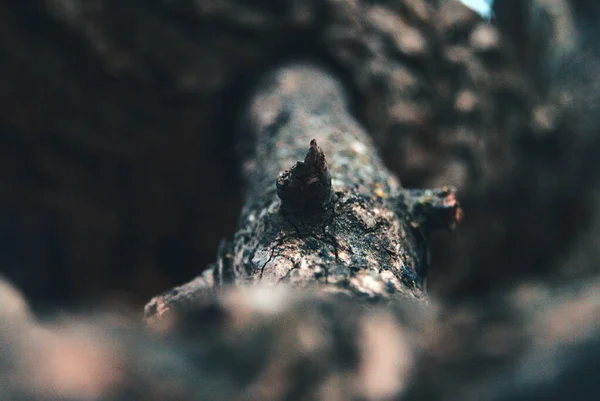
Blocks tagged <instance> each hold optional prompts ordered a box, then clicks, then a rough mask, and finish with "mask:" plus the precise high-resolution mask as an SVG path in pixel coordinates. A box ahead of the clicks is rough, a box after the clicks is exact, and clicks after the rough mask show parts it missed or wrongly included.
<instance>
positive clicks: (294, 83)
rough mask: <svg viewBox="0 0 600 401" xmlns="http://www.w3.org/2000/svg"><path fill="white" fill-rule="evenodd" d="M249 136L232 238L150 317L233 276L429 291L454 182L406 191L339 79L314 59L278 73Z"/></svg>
mask: <svg viewBox="0 0 600 401" xmlns="http://www.w3.org/2000/svg"><path fill="white" fill-rule="evenodd" d="M239 140H240V157H241V158H242V160H243V166H244V177H245V182H246V204H245V206H244V209H243V211H242V214H241V218H240V226H239V229H238V231H237V232H236V234H235V236H234V239H233V243H232V245H231V246H230V247H228V246H227V245H224V246H223V247H222V252H220V253H221V254H220V256H219V260H218V262H217V267H216V268H212V269H209V270H207V271H206V272H205V273H204V275H203V276H202V278H199V279H195V280H194V281H192V282H191V283H189V284H186V285H184V286H183V287H180V288H177V289H175V290H171V291H169V292H167V293H165V294H164V295H161V296H158V297H156V298H154V299H153V300H152V301H151V302H150V303H149V304H148V305H147V306H146V317H147V318H148V319H152V318H154V317H158V316H160V315H162V314H163V313H165V311H167V310H168V309H170V308H171V307H172V306H173V305H174V306H178V305H179V304H182V303H187V302H189V301H190V300H193V299H195V298H197V295H198V294H197V293H198V292H200V293H202V292H204V291H205V290H206V288H209V287H214V286H221V285H227V284H235V285H243V284H246V283H256V282H268V283H281V282H284V283H292V284H294V285H300V286H309V285H313V284H315V283H319V284H322V285H323V288H325V290H326V291H334V292H343V293H346V294H349V295H353V296H358V297H365V298H367V299H371V300H377V299H382V298H383V299H387V298H389V297H390V296H394V295H400V296H408V297H412V298H418V299H423V298H424V292H425V289H424V285H423V283H424V280H425V278H426V276H427V268H428V263H429V261H428V260H429V256H428V249H427V243H426V240H427V238H428V236H429V233H430V232H431V230H434V229H437V228H448V229H451V228H453V227H454V226H455V225H456V224H457V223H458V222H459V221H460V219H461V213H462V211H461V210H460V208H459V205H458V203H457V202H456V198H455V195H454V191H453V190H452V189H450V188H442V189H439V190H405V189H402V188H401V186H400V184H399V182H398V180H397V179H396V178H395V177H394V176H393V175H392V174H391V173H390V172H389V170H387V168H386V167H385V166H384V165H383V162H382V161H381V158H380V156H379V154H378V151H377V150H376V148H375V146H374V144H373V142H372V140H371V139H370V138H369V136H368V135H367V134H366V133H365V131H364V129H363V128H362V127H361V126H360V125H359V124H358V123H357V122H356V120H355V119H354V118H353V116H352V115H351V114H350V112H349V110H348V98H347V95H346V94H345V93H344V88H343V87H342V84H341V83H340V82H339V81H338V80H336V79H335V78H334V77H332V76H331V75H329V74H328V73H327V72H325V71H324V70H322V69H320V68H319V67H316V66H310V65H306V64H304V65H300V64H290V65H287V66H283V67H281V68H279V69H277V70H276V71H274V72H272V73H270V74H268V75H267V77H266V78H265V80H264V82H262V84H260V85H259V87H258V90H257V92H256V93H255V94H254V95H253V97H252V98H251V100H250V103H249V107H248V108H247V111H246V112H245V115H244V116H243V117H242V120H241V122H240V133H239ZM309 143H310V147H308V146H307V145H309ZM319 145H320V146H319ZM307 149H308V153H307V154H306V152H307ZM304 154H306V157H305V158H304V161H303V162H298V163H296V164H295V165H294V166H293V167H292V168H291V169H290V170H286V169H287V168H290V167H291V166H292V164H293V163H294V162H295V161H297V160H300V159H302V158H303V157H304ZM325 155H327V156H325ZM279 198H280V199H279Z"/></svg>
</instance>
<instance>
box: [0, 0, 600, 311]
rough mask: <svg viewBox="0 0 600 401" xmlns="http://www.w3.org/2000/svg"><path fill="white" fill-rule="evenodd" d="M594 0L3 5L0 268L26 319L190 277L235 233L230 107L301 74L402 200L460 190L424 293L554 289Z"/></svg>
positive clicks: (590, 95)
mask: <svg viewBox="0 0 600 401" xmlns="http://www.w3.org/2000/svg"><path fill="white" fill-rule="evenodd" d="M367 3H368V4H367ZM465 3H467V2H465ZM479 3H485V2H483V1H482V2H479ZM593 3H594V2H585V1H542V0H539V1H538V0H529V1H513V0H504V1H502V0H498V1H496V3H495V4H494V12H493V16H492V14H491V13H490V12H489V10H488V11H486V10H485V9H483V14H484V15H483V16H481V15H479V14H478V12H477V11H481V9H479V8H478V7H479V6H481V4H480V5H479V6H477V4H475V5H472V6H473V7H474V8H475V11H474V10H471V9H469V8H468V7H467V6H465V5H464V4H462V3H460V2H459V1H458V0H457V1H453V0H447V1H443V0H439V1H427V0H406V1H379V2H364V4H363V3H361V2H358V1H350V0H349V1H346V2H344V1H342V2H339V1H333V0H324V1H316V0H313V1H293V0H288V1H281V2H269V1H260V0H247V1H242V0H239V1H238V0H221V1H217V0H215V1H211V0H202V1H192V0H189V1H188V0H178V1H159V0H152V1H151V0H131V1H127V2H123V1H113V0H101V1H93V2H87V1H83V0H32V1H27V2H24V1H22V2H13V1H8V0H4V1H0V70H1V73H0V272H1V273H3V274H4V275H6V276H7V277H8V278H9V279H10V280H11V281H12V282H14V283H15V284H16V286H17V287H18V288H20V289H21V290H22V291H23V292H24V293H25V295H26V297H27V298H28V299H29V300H31V302H32V303H33V305H34V306H36V307H48V306H51V305H71V304H75V303H78V304H81V303H91V302H98V301H100V302H104V301H106V302H111V303H112V302H125V303H129V304H132V305H137V306H141V305H143V303H144V302H146V301H147V300H148V299H149V298H150V297H151V296H153V295H155V294H157V293H159V292H161V291H163V290H165V289H168V288H170V287H172V286H174V285H177V284H180V283H182V282H185V281H187V280H189V279H191V278H192V277H194V276H196V275H198V274H199V273H200V272H201V271H202V270H203V269H204V268H205V267H206V266H207V264H209V263H211V262H213V261H214V258H215V254H216V249H217V244H218V242H219V241H220V240H221V239H222V238H227V239H231V238H232V235H233V233H234V232H235V228H236V220H237V216H238V213H239V210H240V208H241V206H242V201H243V198H242V195H243V194H242V193H241V189H240V188H241V182H240V179H239V177H238V174H237V169H238V165H237V157H236V153H235V152H236V150H235V149H236V146H235V128H236V118H237V115H238V114H239V111H240V109H241V107H243V105H244V102H245V100H246V98H247V94H248V91H249V89H250V88H252V85H253V84H254V83H255V82H256V79H257V78H258V77H259V76H260V75H261V73H263V72H264V71H265V70H266V69H268V68H269V67H271V66H273V65H274V64H276V63H277V62H279V61H282V60H285V59H289V58H294V57H298V58H311V59H316V60H319V61H320V62H322V63H324V64H326V65H327V66H328V67H330V68H331V69H332V70H333V71H335V72H336V73H337V74H338V75H339V77H340V78H341V79H342V80H343V81H344V82H345V83H346V85H347V87H348V88H349V90H350V92H351V93H352V95H353V98H354V104H355V112H356V115H357V117H358V118H359V120H360V121H361V122H362V123H363V124H364V125H366V127H367V128H368V130H369V131H370V132H371V133H372V134H373V136H374V138H375V139H376V142H377V144H378V146H380V148H381V149H382V153H383V154H384V157H385V159H386V162H387V164H388V166H389V167H390V168H391V169H392V170H393V171H394V172H396V173H397V174H398V175H399V177H400V178H401V180H402V182H403V183H404V185H406V186H409V187H432V186H437V185H444V184H452V185H455V186H457V187H458V188H459V194H460V195H461V196H462V199H463V200H464V202H465V210H466V213H467V221H466V223H465V224H466V226H465V228H461V229H460V230H459V231H458V232H457V233H455V234H453V236H454V237H453V239H449V236H447V235H445V236H441V237H440V238H437V239H436V241H435V247H434V266H433V268H432V273H431V280H430V284H431V290H432V292H433V293H434V294H439V295H440V296H451V297H462V296H467V295H473V294H474V295H477V294H481V293H484V292H487V291H490V290H493V289H494V288H496V287H497V286H498V288H500V287H501V285H503V284H510V283H512V282H516V281H519V280H522V279H524V278H528V277H543V278H547V277H550V276H551V277H558V278H560V277H563V276H561V274H562V273H560V274H559V273H557V272H559V271H561V269H562V268H557V267H556V266H557V264H560V263H562V262H560V263H559V262H557V260H558V259H557V254H559V255H563V256H564V255H567V256H565V257H564V258H568V255H570V254H569V253H568V252H567V251H566V250H565V249H566V248H568V246H570V245H569V244H571V242H569V241H573V240H572V239H573V238H577V237H576V234H577V233H580V232H581V230H583V229H584V228H585V229H588V228H589V224H588V223H589V222H590V221H591V220H592V216H595V214H594V210H595V209H594V208H595V206H594V205H595V204H596V203H595V201H593V199H595V198H593V196H594V195H593V193H592V192H593V191H592V190H591V189H590V188H593V185H592V184H590V183H593V182H595V181H594V179H595V178H594V177H595V174H594V172H595V168H594V166H595V164H597V163H595V164H593V163H594V160H595V159H594V158H593V151H595V149H596V148H595V147H594V145H595V143H596V140H595V139H593V140H592V139H590V138H591V136H590V135H588V134H589V132H592V131H595V127H596V125H595V119H597V117H595V116H594V110H595V109H594V108H593V107H595V105H596V103H595V99H596V93H595V90H594V89H593V87H590V85H589V83H590V82H591V81H593V77H594V76H595V74H594V71H595V70H594V68H593V67H594V66H595V65H596V64H594V62H593V61H594V60H596V58H595V53H594V51H595V50H594V49H595V48H596V47H597V46H596V45H595V44H594V43H593V40H591V39H588V38H592V37H594V36H593V32H594V31H595V28H594V21H596V20H595V19H594V18H595V17H596V16H597V15H598V13H597V12H596V9H597V8H598V7H595V6H594V4H593ZM590 31H591V32H590ZM582 49H583V50H582ZM589 49H592V50H589ZM584 50H585V51H584ZM588 50H589V51H588ZM573 54H577V55H579V56H578V57H571V55H573ZM582 54H584V55H590V56H589V57H588V58H586V57H587V56H586V57H581V55H582ZM565 60H567V61H568V62H565ZM590 60H591V61H590ZM565 71H567V72H568V74H565ZM566 77H568V78H569V79H566ZM558 78H561V79H558ZM564 88H570V89H569V91H567V92H569V93H571V95H572V96H571V97H568V96H567V97H566V98H565V96H563V95H564V94H565V91H564ZM573 88H575V89H573ZM581 88H586V90H585V91H584V92H581V91H580V92H578V91H579V90H580V89H581ZM581 104H585V107H584V108H581V107H580V106H581ZM582 115H583V116H584V118H583V119H582V118H581V116H582ZM592 117H594V118H592ZM565 132H566V133H569V135H571V134H572V135H571V136H570V137H569V136H568V135H565ZM557 133H560V135H558V134H557ZM555 134H556V135H555ZM577 135H580V136H577ZM565 138H571V139H573V138H576V139H573V140H571V139H565ZM594 138H595V137H594ZM572 143H576V144H578V145H577V146H578V147H577V149H574V148H573V149H572V146H571V145H572ZM565 144H567V145H566V146H565ZM582 149H583V150H582ZM588 162H591V163H592V165H590V164H589V163H588ZM515 166H518V167H515ZM590 166H591V167H590ZM583 171H585V172H587V174H582V172H583ZM574 177H575V178H574ZM517 178H518V179H517ZM579 178H581V179H579ZM532 183H537V184H536V185H538V184H539V187H536V186H535V185H534V186H532V185H531V184H532ZM568 183H570V184H568ZM565 194H566V195H565ZM469 216H471V217H469ZM584 223H585V224H584ZM586 224H587V225H586ZM584 226H585V227H584ZM499 239H500V240H499ZM569 239H571V240H569ZM549 250H552V251H551V252H550V251H549ZM498 255H500V256H498ZM564 258H563V259H564ZM563 259H560V260H563ZM474 266H477V268H475V267H474ZM561 266H563V265H561ZM590 269H592V267H589V268H588V267H584V268H582V271H584V272H587V271H589V270H590ZM594 269H595V267H594ZM567 276H568V275H567Z"/></svg>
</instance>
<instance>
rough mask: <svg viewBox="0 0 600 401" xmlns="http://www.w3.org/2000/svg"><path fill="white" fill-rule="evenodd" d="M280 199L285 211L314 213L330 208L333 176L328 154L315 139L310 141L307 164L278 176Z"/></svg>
mask: <svg viewBox="0 0 600 401" xmlns="http://www.w3.org/2000/svg"><path fill="white" fill-rule="evenodd" d="M277 196H279V199H281V208H282V209H283V211H285V212H290V213H313V212H319V211H323V210H324V209H325V208H326V207H327V204H328V203H329V201H330V199H331V175H329V171H328V170H327V160H326V158H325V154H324V153H323V151H322V150H321V148H320V147H319V146H318V145H317V141H316V140H314V139H313V140H311V141H310V148H309V150H308V153H307V154H306V157H305V158H304V161H299V162H297V163H296V164H294V166H293V167H292V168H291V169H290V170H285V171H282V172H281V173H279V176H278V177H277Z"/></svg>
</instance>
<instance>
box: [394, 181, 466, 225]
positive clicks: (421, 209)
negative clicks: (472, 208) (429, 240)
mask: <svg viewBox="0 0 600 401" xmlns="http://www.w3.org/2000/svg"><path fill="white" fill-rule="evenodd" d="M401 201H402V203H404V205H402V207H403V208H405V209H406V210H407V211H408V212H409V215H410V218H411V221H410V224H411V226H412V227H414V228H420V229H422V230H424V231H425V232H431V231H434V230H439V229H446V230H454V229H455V228H456V226H457V225H458V224H460V222H461V221H462V219H463V211H462V209H461V207H460V205H459V203H458V201H457V199H456V190H455V189H454V188H450V187H443V188H436V189H413V190H410V191H407V192H405V193H404V194H403V196H401Z"/></svg>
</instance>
